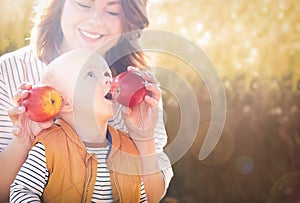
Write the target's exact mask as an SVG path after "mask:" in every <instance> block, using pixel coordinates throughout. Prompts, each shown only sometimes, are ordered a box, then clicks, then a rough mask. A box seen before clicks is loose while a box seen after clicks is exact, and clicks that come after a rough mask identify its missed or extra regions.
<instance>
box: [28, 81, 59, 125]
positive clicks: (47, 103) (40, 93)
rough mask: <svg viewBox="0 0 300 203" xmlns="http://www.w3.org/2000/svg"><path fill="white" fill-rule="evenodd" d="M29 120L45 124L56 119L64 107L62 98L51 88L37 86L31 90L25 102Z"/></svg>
mask: <svg viewBox="0 0 300 203" xmlns="http://www.w3.org/2000/svg"><path fill="white" fill-rule="evenodd" d="M23 106H25V108H26V112H27V115H28V117H29V119H31V120H33V121H36V122H45V121H49V120H51V119H52V118H54V117H55V116H56V115H57V114H58V113H59V111H60V109H61V107H62V97H61V95H60V94H59V92H58V91H57V90H56V89H54V88H53V87H51V86H47V85H42V84H39V85H35V86H33V87H32V89H30V90H29V95H28V97H27V98H26V99H24V101H23Z"/></svg>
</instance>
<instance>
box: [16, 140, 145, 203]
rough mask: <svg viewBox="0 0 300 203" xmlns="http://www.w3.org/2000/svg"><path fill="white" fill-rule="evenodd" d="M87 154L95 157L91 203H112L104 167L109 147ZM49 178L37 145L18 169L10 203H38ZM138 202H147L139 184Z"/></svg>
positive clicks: (89, 149)
mask: <svg viewBox="0 0 300 203" xmlns="http://www.w3.org/2000/svg"><path fill="white" fill-rule="evenodd" d="M87 151H88V153H94V154H96V156H97V161H98V165H97V177H96V182H95V185H94V191H93V195H92V199H91V202H103V203H108V202H113V197H112V188H111V182H110V173H109V169H108V167H107V165H106V157H107V154H108V151H109V146H107V147H105V148H89V147H87ZM48 178H49V171H48V170H47V166H46V155H45V147H44V145H43V144H41V143H37V144H36V145H35V146H33V147H32V149H31V150H30V151H29V155H28V158H27V160H26V162H25V163H24V164H23V166H22V168H21V169H20V171H19V173H18V175H17V177H16V178H15V180H14V182H13V184H12V185H11V188H10V191H11V193H10V202H16V203H18V202H40V201H41V197H42V194H43V191H44V189H45V186H46V185H47V182H48ZM140 202H147V197H146V193H145V188H144V184H143V182H142V183H141V197H140Z"/></svg>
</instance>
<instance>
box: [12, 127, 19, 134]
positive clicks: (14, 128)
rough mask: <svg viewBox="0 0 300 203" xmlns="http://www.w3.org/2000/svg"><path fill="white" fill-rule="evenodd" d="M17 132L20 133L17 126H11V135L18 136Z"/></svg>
mask: <svg viewBox="0 0 300 203" xmlns="http://www.w3.org/2000/svg"><path fill="white" fill-rule="evenodd" d="M19 132H20V129H19V128H18V127H17V126H13V128H12V133H13V134H19Z"/></svg>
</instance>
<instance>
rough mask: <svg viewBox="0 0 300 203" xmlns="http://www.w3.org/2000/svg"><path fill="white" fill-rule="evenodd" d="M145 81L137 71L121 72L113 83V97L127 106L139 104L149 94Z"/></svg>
mask: <svg viewBox="0 0 300 203" xmlns="http://www.w3.org/2000/svg"><path fill="white" fill-rule="evenodd" d="M145 82H146V81H145V80H144V79H143V78H142V76H141V75H140V74H139V73H138V72H137V71H127V72H123V73H120V74H119V75H117V76H116V77H115V78H113V81H112V84H111V92H112V95H113V99H114V100H116V101H117V102H118V103H120V104H122V105H123V106H127V107H133V106H136V105H138V104H139V103H141V102H142V101H143V100H144V97H145V96H146V94H147V90H146V88H145Z"/></svg>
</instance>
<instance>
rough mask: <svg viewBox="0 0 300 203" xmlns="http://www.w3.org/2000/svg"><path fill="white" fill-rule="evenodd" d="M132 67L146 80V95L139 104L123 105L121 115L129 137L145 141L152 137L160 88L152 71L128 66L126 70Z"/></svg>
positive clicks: (156, 117)
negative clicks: (130, 106) (132, 105)
mask: <svg viewBox="0 0 300 203" xmlns="http://www.w3.org/2000/svg"><path fill="white" fill-rule="evenodd" d="M132 69H134V70H135V71H139V72H140V73H141V75H142V77H143V78H144V79H145V80H146V81H147V83H146V84H145V88H146V89H147V95H146V96H145V98H144V100H143V102H141V103H140V104H139V105H137V106H134V107H132V108H129V107H124V108H123V112H122V113H123V114H122V116H123V118H124V120H125V124H126V126H127V129H128V133H129V135H130V137H131V138H132V139H133V140H135V141H147V140H150V139H153V138H154V129H155V126H156V124H157V119H158V103H159V101H160V98H161V90H160V88H159V85H158V82H157V80H156V79H155V78H154V75H153V74H152V73H150V72H145V71H141V70H139V69H136V68H134V67H129V68H128V70H132Z"/></svg>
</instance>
